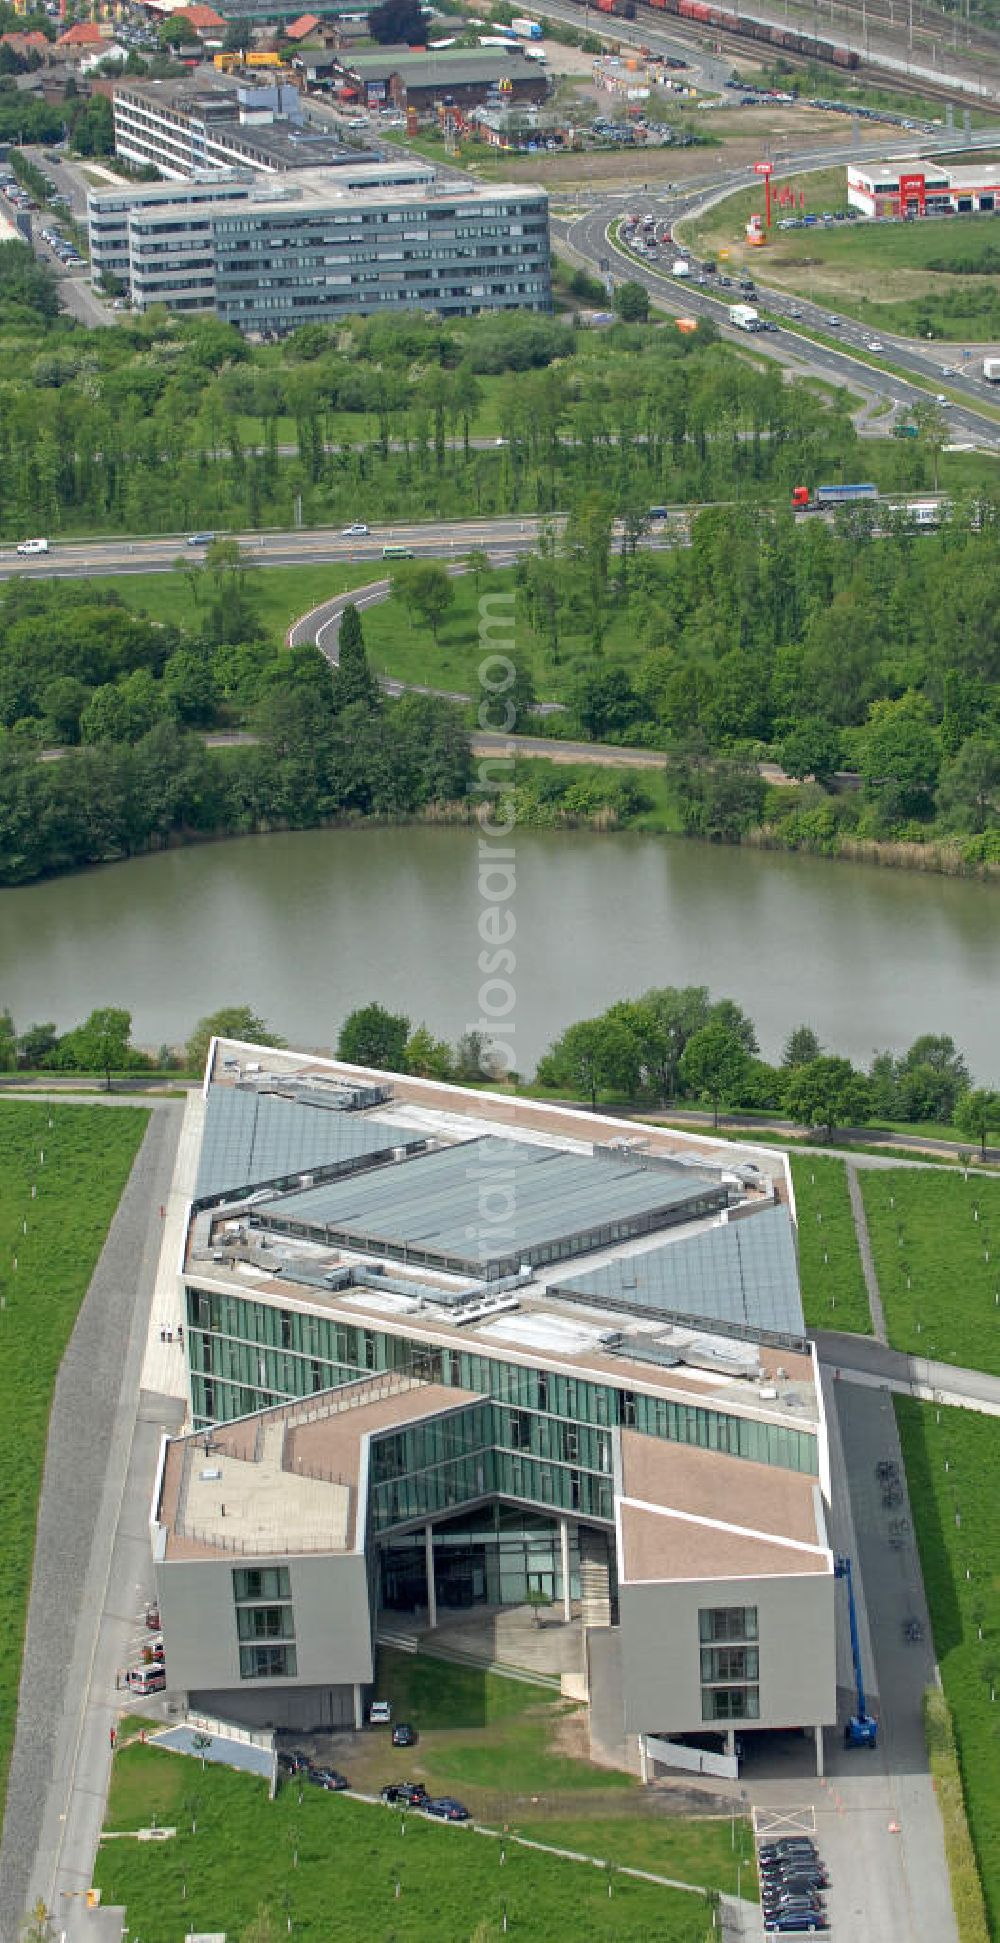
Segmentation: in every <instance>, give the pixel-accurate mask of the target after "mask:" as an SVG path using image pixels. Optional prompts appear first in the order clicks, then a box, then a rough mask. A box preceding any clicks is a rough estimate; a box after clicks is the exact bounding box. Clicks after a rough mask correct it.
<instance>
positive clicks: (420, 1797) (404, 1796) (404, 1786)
mask: <svg viewBox="0 0 1000 1943" xmlns="http://www.w3.org/2000/svg"><path fill="white" fill-rule="evenodd" d="M382 1800H383V1801H384V1802H385V1803H386V1805H387V1806H388V1807H389V1808H423V1806H424V1804H425V1803H426V1801H427V1800H428V1794H427V1790H426V1788H425V1787H424V1784H423V1782H422V1781H387V1782H386V1785H385V1787H384V1788H383V1790H382Z"/></svg>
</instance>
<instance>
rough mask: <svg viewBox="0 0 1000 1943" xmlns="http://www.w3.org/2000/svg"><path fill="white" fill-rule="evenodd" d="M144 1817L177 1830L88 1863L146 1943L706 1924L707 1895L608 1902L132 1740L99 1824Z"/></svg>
mask: <svg viewBox="0 0 1000 1943" xmlns="http://www.w3.org/2000/svg"><path fill="white" fill-rule="evenodd" d="M300 1793H301V1796H302V1799H301V1801H300V1800H299V1795H300ZM153 1816H155V1818H156V1821H157V1822H158V1823H159V1824H160V1826H174V1827H176V1828H177V1835H176V1837H175V1838H173V1839H171V1840H170V1841H167V1842H164V1843H162V1844H149V1845H147V1844H142V1845H141V1846H140V1845H139V1844H138V1843H132V1842H128V1841H113V1842H105V1843H103V1844H102V1846H101V1848H100V1851H99V1853H98V1858H97V1864H96V1868H95V1880H96V1882H97V1884H98V1885H99V1887H100V1888H101V1890H102V1892H103V1898H104V1901H105V1903H114V1904H125V1905H126V1907H127V1921H128V1924H129V1930H130V1934H131V1935H133V1936H141V1937H142V1943H176V1939H177V1938H178V1937H179V1936H183V1935H184V1934H186V1933H187V1932H188V1931H189V1930H190V1928H191V1927H192V1925H196V1926H197V1928H198V1929H199V1930H202V1931H204V1930H207V1931H209V1932H211V1931H224V1932H225V1933H226V1934H227V1935H229V1936H231V1937H233V1938H237V1937H239V1936H242V1935H243V1933H244V1931H245V1930H246V1928H247V1926H248V1925H249V1924H250V1923H251V1922H252V1921H253V1919H254V1918H255V1917H256V1915H257V1914H258V1911H259V1910H260V1909H261V1907H262V1906H263V1907H266V1908H267V1909H268V1910H269V1911H270V1913H271V1917H272V1919H273V1921H274V1925H275V1933H277V1932H278V1930H280V1931H281V1933H282V1934H284V1933H285V1930H286V1925H287V1927H288V1929H289V1931H290V1933H291V1934H292V1935H294V1936H297V1937H300V1938H306V1939H310V1938H312V1939H315V1940H316V1943H327V1939H331V1938H336V1939H340V1938H344V1939H348V1938H349V1939H351V1940H352V1943H354V1940H355V1939H356V1940H357V1943H375V1940H376V1939H378V1940H379V1943H382V1939H384V1940H385V1943H390V1939H394V1940H395V1943H402V1940H403V1939H414V1940H415V1943H416V1940H417V1939H419V1943H428V1940H429V1939H432V1938H433V1939H439V1938H440V1939H441V1943H445V1939H447V1940H448V1943H452V1939H455V1943H458V1939H462V1938H467V1937H472V1936H476V1937H477V1938H481V1939H482V1940H483V1943H486V1940H487V1939H492V1938H493V1937H494V1936H499V1935H500V1934H501V1932H502V1924H503V1916H504V1911H506V1914H507V1922H508V1928H509V1930H510V1932H511V1933H512V1934H514V1935H515V1936H523V1937H525V1938H530V1939H532V1943H564V1939H565V1938H566V1937H567V1936H570V1935H576V1936H581V1937H584V1936H585V1937H587V1938H591V1937H593V1938H595V1939H596V1938H608V1939H612V1938H613V1939H615V1943H629V1940H630V1939H634V1940H635V1943H639V1940H640V1939H643V1943H645V1939H648V1938H650V1937H653V1936H655V1937H657V1938H658V1939H660V1943H704V1938H705V1936H706V1934H708V1933H709V1931H710V1924H711V1917H710V1914H709V1911H708V1909H707V1907H706V1904H705V1901H704V1900H703V1898H701V1897H700V1896H697V1895H692V1894H690V1893H688V1892H685V1891H683V1890H669V1889H662V1888H659V1887H657V1886H655V1885H654V1884H651V1883H644V1882H636V1881H633V1880H631V1879H629V1878H628V1877H624V1876H617V1877H616V1878H615V1879H614V1881H613V1885H612V1886H613V1893H612V1895H611V1896H610V1897H609V1895H608V1885H607V1878H606V1876H605V1875H604V1874H603V1872H601V1871H600V1870H598V1869H594V1868H588V1867H586V1866H585V1865H582V1864H579V1863H573V1862H568V1861H563V1860H560V1859H559V1858H557V1857H554V1856H548V1855H541V1854H538V1853H537V1852H535V1851H533V1850H528V1849H523V1848H521V1847H519V1846H518V1845H517V1844H516V1843H511V1842H508V1843H507V1844H506V1845H505V1847H504V1848H503V1850H502V1851H501V1845H500V1843H499V1842H497V1841H495V1840H490V1839H489V1838H488V1837H486V1836H482V1835H478V1834H476V1833H474V1832H473V1831H472V1830H469V1829H466V1828H459V1827H441V1826H435V1825H433V1824H431V1823H429V1822H427V1821H426V1820H425V1819H424V1818H423V1817H422V1816H420V1815H415V1814H411V1815H408V1816H406V1817H405V1818H403V1817H401V1816H399V1815H397V1814H395V1813H391V1812H390V1811H389V1810H387V1809H385V1808H382V1807H381V1806H379V1805H373V1804H370V1803H367V1802H360V1801H354V1800H351V1799H348V1798H345V1797H343V1796H336V1795H333V1796H331V1795H328V1794H326V1793H324V1792H322V1791H321V1790H320V1789H317V1788H309V1787H306V1788H304V1789H301V1790H300V1789H299V1788H297V1787H296V1786H286V1787H283V1788H281V1789H280V1790H279V1793H278V1795H277V1798H276V1800H275V1801H273V1802H270V1801H269V1800H268V1798H267V1789H266V1786H265V1784H264V1782H263V1781H258V1780H255V1779H252V1778H250V1777H248V1776H245V1775H239V1774H235V1773H231V1772H230V1771H228V1770H227V1769H224V1768H211V1767H208V1768H206V1769H205V1771H204V1772H202V1771H201V1769H200V1768H199V1767H198V1765H197V1763H195V1762H192V1761H191V1760H188V1759H185V1758H184V1757H183V1756H180V1755H173V1754H168V1753H166V1752H164V1751H162V1750H160V1749H157V1748H155V1747H149V1746H139V1745H136V1744H134V1743H133V1744H131V1745H129V1746H127V1747H125V1748H123V1749H122V1750H120V1752H119V1754H118V1756H117V1757H116V1760H115V1770H114V1777H113V1781H112V1787H111V1794H110V1799H109V1803H108V1812H107V1826H108V1828H111V1829H131V1828H137V1827H143V1826H146V1827H148V1826H149V1824H150V1821H151V1819H152V1818H153ZM192 1822H194V1823H195V1824H196V1832H195V1833H192ZM727 1836H728V1825H727ZM501 1853H503V1857H504V1860H503V1861H502V1862H501Z"/></svg>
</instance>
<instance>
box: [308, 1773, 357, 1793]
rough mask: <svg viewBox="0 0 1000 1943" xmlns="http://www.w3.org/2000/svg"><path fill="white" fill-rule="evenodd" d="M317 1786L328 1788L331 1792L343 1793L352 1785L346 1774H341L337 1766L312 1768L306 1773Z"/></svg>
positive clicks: (309, 1779)
mask: <svg viewBox="0 0 1000 1943" xmlns="http://www.w3.org/2000/svg"><path fill="white" fill-rule="evenodd" d="M306 1779H307V1781H312V1782H313V1783H314V1785H315V1786H316V1787H317V1788H328V1789H329V1790H330V1793H331V1794H338V1795H339V1794H343V1791H344V1789H345V1788H349V1787H350V1785H351V1784H350V1782H349V1781H348V1779H347V1776H346V1774H339V1773H338V1771H337V1769H336V1768H310V1769H309V1770H308V1772H307V1775H306Z"/></svg>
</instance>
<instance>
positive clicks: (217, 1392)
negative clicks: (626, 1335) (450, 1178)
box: [187, 1288, 819, 1517]
mask: <svg viewBox="0 0 1000 1943" xmlns="http://www.w3.org/2000/svg"><path fill="white" fill-rule="evenodd" d="M187 1327H188V1344H189V1350H190V1359H191V1394H192V1407H193V1412H194V1421H195V1425H196V1427H201V1426H203V1425H205V1424H209V1423H219V1422H225V1421H227V1420H228V1419H230V1418H232V1417H242V1416H248V1415H249V1414H250V1412H251V1411H254V1410H265V1409H267V1408H269V1407H270V1406H271V1405H272V1404H275V1403H285V1402H288V1401H290V1400H292V1399H294V1398H297V1397H304V1396H310V1395H312V1394H314V1393H315V1392H316V1391H320V1390H329V1389H335V1388H336V1387H337V1386H338V1385H339V1384H341V1383H352V1382H355V1381H356V1380H357V1378H358V1377H359V1376H365V1375H368V1374H370V1373H371V1372H372V1371H379V1370H398V1371H402V1372H405V1373H406V1374H407V1375H411V1376H416V1377H421V1378H423V1379H424V1380H425V1381H427V1382H432V1383H441V1384H445V1385H447V1386H451V1387H453V1388H457V1389H463V1390H474V1391H477V1392H479V1393H481V1394H483V1395H485V1396H487V1397H489V1398H490V1399H491V1400H492V1401H493V1403H494V1404H495V1405H496V1406H497V1412H496V1417H497V1421H496V1423H495V1425H494V1430H495V1433H496V1434H495V1436H493V1437H492V1438H491V1439H490V1440H489V1442H490V1444H491V1446H492V1447H493V1448H495V1449H496V1450H497V1452H498V1456H499V1453H501V1452H503V1453H506V1454H507V1456H508V1457H509V1458H510V1460H513V1459H514V1458H518V1459H519V1460H520V1475H521V1477H522V1479H523V1480H525V1479H526V1480H530V1481H531V1484H532V1486H533V1488H532V1489H529V1490H525V1491H523V1492H522V1491H521V1490H520V1489H518V1488H517V1487H516V1486H515V1485H514V1484H513V1483H510V1484H508V1483H496V1484H495V1485H494V1486H493V1487H492V1488H493V1489H496V1490H498V1491H507V1490H508V1489H510V1490H511V1492H512V1494H513V1495H515V1496H522V1495H524V1496H529V1497H534V1498H537V1499H538V1501H539V1502H542V1503H551V1504H558V1505H560V1506H562V1507H563V1508H564V1509H566V1510H575V1509H580V1510H581V1511H583V1510H584V1509H585V1507H584V1505H583V1503H582V1502H581V1504H580V1505H579V1506H577V1505H576V1504H575V1503H574V1500H573V1492H574V1489H575V1487H574V1485H573V1483H572V1476H571V1475H570V1474H571V1473H576V1474H578V1475H584V1474H587V1473H588V1472H589V1473H597V1474H601V1473H603V1472H604V1471H605V1470H608V1471H610V1457H609V1456H608V1458H607V1463H605V1452H606V1451H608V1450H609V1448H610V1440H603V1441H602V1440H601V1439H600V1438H599V1437H598V1436H596V1435H595V1434H594V1433H596V1432H598V1431H600V1430H602V1429H611V1428H613V1427H614V1426H616V1425H621V1426H622V1427H623V1428H625V1429H631V1430H637V1431H640V1432H642V1433H643V1434H644V1435H646V1436H650V1437H659V1438H663V1439H666V1440H667V1441H668V1442H670V1443H678V1444H693V1445H696V1446H697V1447H698V1448H699V1449H701V1450H715V1451H720V1452H723V1453H725V1454H726V1455H728V1456H730V1457H745V1458H750V1459H752V1460H754V1461H756V1462H757V1463H760V1464H774V1465H777V1466H779V1467H780V1468H782V1469H785V1470H791V1471H802V1472H805V1473H807V1474H808V1475H811V1476H813V1477H815V1476H816V1475H817V1472H818V1468H819V1467H818V1450H817V1442H816V1438H815V1436H813V1435H811V1434H810V1433H809V1432H807V1431H803V1430H797V1429H795V1428H793V1427H792V1426H790V1425H785V1424H770V1423H761V1422H759V1421H755V1420H753V1419H750V1418H746V1417H738V1416H732V1415H730V1414H729V1413H728V1412H726V1411H722V1410H709V1409H706V1408H705V1407H704V1406H702V1405H701V1404H694V1403H690V1404H689V1403H679V1402H676V1401H675V1400H673V1399H671V1398H667V1397H657V1396H649V1395H647V1394H646V1393H645V1392H642V1391H633V1390H630V1389H625V1388H619V1387H617V1386H614V1385H612V1384H605V1383H594V1382H591V1381H589V1380H588V1379H587V1378H585V1377H577V1376H573V1375H571V1374H569V1373H567V1372H565V1371H561V1370H547V1369H544V1368H525V1367H523V1366H522V1365H520V1364H514V1363H506V1362H503V1361H501V1360H500V1359H499V1358H495V1357H492V1356H484V1355H482V1354H481V1353H480V1352H478V1351H475V1350H469V1349H463V1348H459V1347H458V1346H457V1345H456V1346H450V1345H449V1346H446V1347H442V1346H440V1345H437V1344H434V1343H429V1342H426V1341H419V1340H412V1339H410V1338H408V1337H405V1336H393V1335H389V1334H387V1333H386V1332H385V1331H383V1330H377V1329H370V1328H367V1327H366V1326H365V1325H364V1324H360V1323H357V1324H356V1323H350V1322H346V1321H343V1320H341V1319H340V1318H338V1317H331V1316H326V1315H320V1314H316V1313H306V1314H304V1313H302V1312H300V1311H298V1310H291V1309H279V1308H275V1307H273V1306H272V1305H271V1304H269V1303H265V1302H255V1301H253V1300H252V1299H250V1298H248V1297H245V1296H239V1295H229V1294H223V1293H219V1292H216V1291H212V1292H211V1293H209V1292H208V1291H204V1290H200V1289H194V1288H189V1289H188V1291H187ZM484 1448H485V1446H484ZM466 1455H467V1453H464V1452H463V1454H462V1457H463V1461H464V1459H465V1457H466ZM560 1467H562V1468H563V1469H565V1471H566V1473H567V1476H566V1478H565V1479H563V1478H558V1479H557V1478H556V1477H554V1476H550V1478H549V1479H548V1480H546V1478H545V1473H546V1472H549V1473H551V1472H553V1470H554V1469H558V1468H560ZM503 1476H504V1477H505V1478H508V1479H513V1477H514V1476H515V1469H514V1468H513V1466H511V1468H508V1469H505V1470H504V1472H503ZM608 1486H609V1493H610V1479H609V1480H608ZM489 1488H490V1487H489V1486H487V1489H489ZM548 1488H552V1489H553V1490H554V1491H555V1490H557V1489H558V1491H560V1492H565V1493H566V1494H567V1495H566V1496H560V1495H557V1496H553V1497H551V1498H550V1497H548V1496H546V1495H545V1493H546V1490H547V1489H548ZM463 1495H465V1496H469V1495H475V1493H471V1492H469V1491H468V1490H466V1489H465V1486H464V1485H463ZM455 1502H458V1500H455ZM609 1502H610V1496H609ZM407 1515H410V1516H413V1517H419V1516H420V1510H417V1511H414V1512H412V1513H410V1514H407ZM594 1515H595V1516H605V1515H606V1516H610V1512H608V1513H606V1514H605V1513H601V1512H596V1511H595V1512H594Z"/></svg>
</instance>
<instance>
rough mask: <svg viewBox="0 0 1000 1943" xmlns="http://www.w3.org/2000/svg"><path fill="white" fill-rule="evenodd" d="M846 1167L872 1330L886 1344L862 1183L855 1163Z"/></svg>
mask: <svg viewBox="0 0 1000 1943" xmlns="http://www.w3.org/2000/svg"><path fill="white" fill-rule="evenodd" d="M845 1166H846V1169H847V1191H848V1193H849V1195H850V1197H851V1213H852V1214H853V1216H854V1232H855V1234H856V1235H857V1238H858V1248H859V1251H860V1254H861V1266H862V1268H863V1269H864V1272H865V1287H866V1288H867V1290H868V1304H869V1307H870V1309H871V1312H872V1328H873V1329H874V1331H875V1335H876V1338H877V1340H878V1341H879V1342H880V1343H886V1342H888V1340H889V1337H888V1333H887V1330H886V1326H885V1310H884V1309H883V1307H882V1297H881V1294H880V1292H879V1285H878V1276H877V1274H876V1272H875V1257H874V1255H873V1254H872V1243H871V1236H870V1235H869V1233H868V1217H867V1215H866V1214H865V1203H864V1197H863V1195H862V1193H861V1182H860V1181H859V1180H858V1170H857V1168H856V1167H855V1166H854V1164H853V1162H851V1161H847V1162H846V1163H845Z"/></svg>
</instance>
